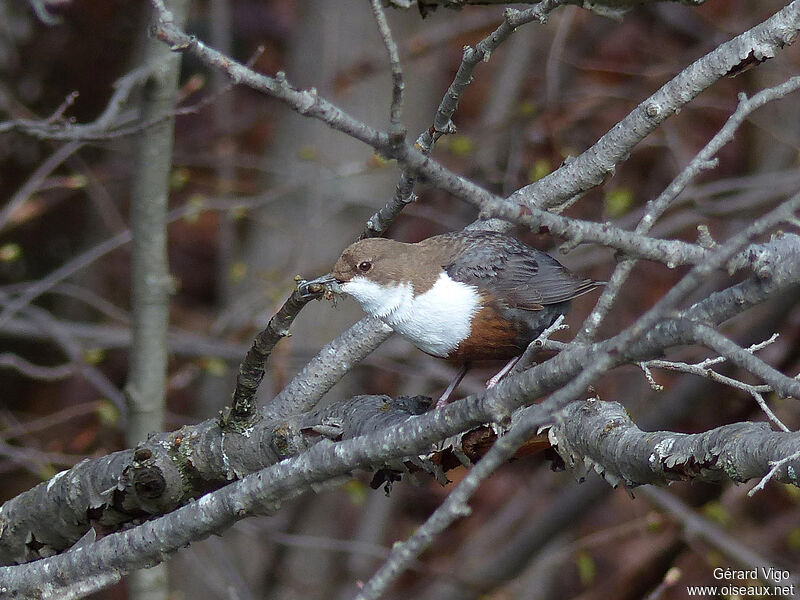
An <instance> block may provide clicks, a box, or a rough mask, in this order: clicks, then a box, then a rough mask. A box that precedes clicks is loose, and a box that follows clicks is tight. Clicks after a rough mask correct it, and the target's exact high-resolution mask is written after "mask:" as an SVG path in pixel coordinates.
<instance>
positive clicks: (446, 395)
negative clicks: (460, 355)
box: [436, 361, 470, 408]
mask: <svg viewBox="0 0 800 600" xmlns="http://www.w3.org/2000/svg"><path fill="white" fill-rule="evenodd" d="M469 368H470V363H469V361H468V362H465V363H464V364H463V365H462V366H461V368H460V369H459V370H458V373H456V376H455V377H453V380H452V381H451V382H450V384H449V385H448V386H447V389H446V390H445V391H444V392H442V395H441V396H440V397H439V399H438V400H437V401H436V408H442V407H443V406H447V405H448V404H449V402H450V394H452V393H453V390H455V389H456V387H457V386H458V384H459V383H461V380H462V379H464V375H466V374H467V371H469Z"/></svg>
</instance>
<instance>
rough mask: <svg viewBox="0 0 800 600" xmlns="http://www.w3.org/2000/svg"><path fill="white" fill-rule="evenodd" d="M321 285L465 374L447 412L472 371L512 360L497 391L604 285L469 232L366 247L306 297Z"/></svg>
mask: <svg viewBox="0 0 800 600" xmlns="http://www.w3.org/2000/svg"><path fill="white" fill-rule="evenodd" d="M314 284H317V285H321V286H328V287H326V289H328V290H332V291H334V292H336V293H344V294H347V295H349V296H351V297H352V298H354V299H355V300H356V301H357V302H358V303H359V304H360V305H361V308H362V309H363V310H364V312H366V313H367V314H369V315H371V316H373V317H377V318H378V319H380V320H381V321H383V322H384V323H386V324H387V325H388V326H389V327H391V328H392V329H393V330H394V331H395V332H396V333H398V334H399V335H400V336H402V337H404V338H405V339H407V340H408V341H410V342H411V343H412V344H414V345H415V346H416V347H417V348H419V349H420V350H422V351H423V352H425V353H426V354H429V355H431V356H434V357H437V358H443V359H446V360H448V361H450V362H453V363H456V364H460V365H461V369H460V370H459V372H458V373H457V374H456V377H454V379H453V381H451V382H450V384H449V385H448V387H447V389H446V390H445V391H444V392H443V394H442V396H441V397H440V398H439V401H438V402H437V407H440V406H443V405H445V404H447V403H448V401H449V397H450V395H451V394H452V392H453V390H454V389H455V388H456V386H457V385H458V384H459V383H460V381H461V379H462V378H463V377H464V375H465V374H466V372H467V370H468V369H469V368H470V366H471V364H472V362H473V361H483V360H495V359H501V360H508V361H509V362H508V364H507V365H506V366H505V367H504V368H503V369H502V370H501V371H500V372H499V373H498V374H497V375H495V377H493V378H492V379H491V380H490V385H491V384H493V383H496V382H497V381H499V379H500V378H501V377H502V376H504V375H505V373H507V372H508V371H509V370H510V369H511V368H512V367H513V365H514V364H515V363H516V361H517V360H518V359H519V358H520V357H521V355H522V352H523V351H524V350H525V349H526V348H527V347H528V344H530V342H532V341H533V340H535V339H536V338H537V337H538V336H539V335H540V334H541V333H542V331H544V330H545V329H546V328H547V327H549V326H550V325H552V324H553V322H555V320H556V319H557V318H558V317H559V316H560V315H563V314H565V313H566V312H567V311H568V310H569V305H570V301H571V300H572V299H573V298H576V297H577V296H580V295H582V294H585V293H587V292H590V291H592V290H593V289H595V288H597V287H598V286H600V285H603V282H600V281H595V280H594V279H589V278H585V277H582V276H579V275H576V274H575V273H573V272H572V271H570V270H568V269H567V268H566V267H564V266H563V265H562V264H561V263H559V262H558V261H557V260H556V259H554V258H553V257H552V256H550V255H549V254H546V253H545V252H542V251H540V250H536V249H535V248H532V247H530V246H528V245H526V244H523V243H522V242H520V241H519V240H517V239H516V238H514V237H511V236H509V235H506V234H503V233H497V232H491V231H472V230H462V231H458V232H451V233H445V234H441V235H436V236H433V237H429V238H427V239H424V240H422V241H420V242H416V243H405V242H400V241H396V240H392V239H388V238H367V239H362V240H359V241H357V242H355V243H353V244H351V245H350V246H348V247H347V248H346V249H345V250H344V251H343V252H342V254H341V256H340V257H339V259H338V260H337V261H336V264H335V265H334V267H333V270H332V271H331V272H330V273H329V274H327V275H323V276H322V277H319V278H317V279H315V280H312V281H309V282H306V284H305V286H306V288H305V289H308V288H309V286H313V285H314ZM316 289H319V288H316Z"/></svg>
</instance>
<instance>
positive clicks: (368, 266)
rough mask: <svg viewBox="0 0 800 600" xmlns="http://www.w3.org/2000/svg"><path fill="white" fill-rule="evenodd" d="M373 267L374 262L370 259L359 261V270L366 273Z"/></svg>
mask: <svg viewBox="0 0 800 600" xmlns="http://www.w3.org/2000/svg"><path fill="white" fill-rule="evenodd" d="M371 268H372V263H371V262H369V261H368V260H364V261H361V262H360V263H358V270H359V271H361V272H362V273H366V272H367V271H369V270H370V269H371Z"/></svg>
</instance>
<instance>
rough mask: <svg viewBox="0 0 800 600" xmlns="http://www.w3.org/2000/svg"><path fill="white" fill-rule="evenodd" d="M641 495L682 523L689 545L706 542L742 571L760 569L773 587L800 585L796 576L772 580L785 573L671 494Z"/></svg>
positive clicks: (651, 491) (646, 491)
mask: <svg viewBox="0 0 800 600" xmlns="http://www.w3.org/2000/svg"><path fill="white" fill-rule="evenodd" d="M638 493H640V494H641V495H642V496H644V498H645V499H646V500H648V501H649V502H650V503H651V504H653V505H654V506H656V507H658V508H660V509H661V510H663V511H664V512H666V513H668V514H669V515H670V517H671V518H673V519H675V520H676V521H677V522H678V523H680V525H681V528H682V530H683V536H684V537H685V538H686V539H687V541H693V540H702V541H704V542H706V543H707V544H709V545H710V546H712V547H713V548H715V549H717V550H718V551H719V552H721V553H722V554H723V555H724V556H725V557H727V558H728V559H730V560H731V561H733V562H734V564H736V565H738V566H739V567H740V568H742V569H751V570H752V569H753V568H754V567H755V566H756V565H758V567H759V569H758V575H759V576H761V577H764V579H765V580H766V581H769V582H770V583H772V584H773V585H776V586H784V585H790V584H794V585H800V584H799V583H798V581H800V580H799V579H798V577H797V575H796V574H793V575H790V577H789V579H788V580H787V579H774V578H770V574H771V573H780V572H781V570H782V569H781V568H780V567H778V566H776V565H775V564H774V563H772V561H770V560H769V559H767V558H765V557H764V556H763V555H761V554H758V553H757V552H754V551H753V549H752V548H751V547H750V546H749V545H746V544H743V543H741V542H740V541H739V540H737V539H735V538H733V537H732V536H731V534H730V533H729V532H727V531H725V530H724V529H723V528H722V527H720V526H719V525H717V524H715V523H713V522H711V521H710V520H709V519H705V518H703V517H701V516H700V515H698V514H696V512H695V511H694V509H693V508H692V507H691V506H688V505H687V504H686V503H684V502H682V501H681V500H680V499H679V498H677V497H676V496H675V495H674V494H671V493H670V492H668V491H667V490H662V489H659V488H657V487H654V486H645V487H642V488H641V489H640V490H639V492H638ZM771 563H772V564H771ZM787 566H788V565H787Z"/></svg>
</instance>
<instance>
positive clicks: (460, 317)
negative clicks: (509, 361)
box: [341, 273, 479, 358]
mask: <svg viewBox="0 0 800 600" xmlns="http://www.w3.org/2000/svg"><path fill="white" fill-rule="evenodd" d="M341 288H342V290H343V291H344V292H345V293H347V294H349V295H350V296H352V297H353V298H355V299H356V300H357V301H358V303H359V304H361V308H363V309H364V311H365V312H367V313H369V314H370V315H372V316H374V317H378V318H379V319H381V320H382V321H383V322H384V323H386V324H387V325H388V326H389V327H391V328H392V329H394V330H395V331H396V332H397V333H399V334H400V335H402V336H403V337H404V338H406V339H408V340H409V341H410V342H412V343H413V344H414V345H415V346H416V347H417V348H419V349H420V350H422V351H423V352H427V353H428V354H433V355H434V356H440V357H443V358H444V357H446V356H447V355H448V354H450V353H451V352H452V351H453V350H455V348H456V346H458V344H459V342H461V341H462V340H464V339H466V338H467V337H469V333H470V329H471V326H470V323H471V321H472V317H473V316H474V315H475V313H476V312H477V311H478V308H479V296H478V292H477V290H476V289H475V288H474V287H473V286H471V285H467V284H466V283H461V282H460V281H454V280H452V279H450V277H449V276H448V275H447V273H442V274H441V275H440V276H439V279H437V280H436V283H435V284H434V285H433V287H432V288H431V289H429V290H428V291H427V292H425V293H424V294H420V295H419V296H416V297H415V296H414V293H413V287H412V286H411V284H410V283H405V284H397V285H393V286H389V287H387V286H381V285H378V284H377V283H375V282H374V281H371V280H369V279H367V278H366V277H361V276H356V277H353V279H351V280H350V281H348V282H346V283H343V284H342V285H341Z"/></svg>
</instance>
